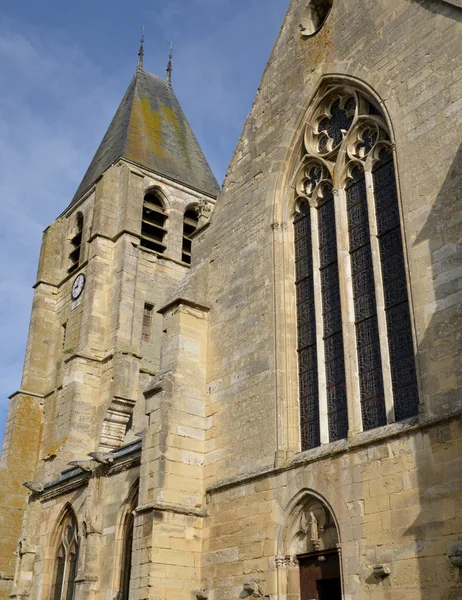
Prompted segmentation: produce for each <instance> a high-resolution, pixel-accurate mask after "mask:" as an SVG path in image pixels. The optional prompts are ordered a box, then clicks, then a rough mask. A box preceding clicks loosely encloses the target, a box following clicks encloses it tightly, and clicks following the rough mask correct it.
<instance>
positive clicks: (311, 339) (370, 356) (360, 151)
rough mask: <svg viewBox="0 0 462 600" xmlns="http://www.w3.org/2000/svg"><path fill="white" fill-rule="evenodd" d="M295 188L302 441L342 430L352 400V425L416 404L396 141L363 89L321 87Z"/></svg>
mask: <svg viewBox="0 0 462 600" xmlns="http://www.w3.org/2000/svg"><path fill="white" fill-rule="evenodd" d="M294 186H295V190H296V194H295V198H296V201H295V205H296V214H295V217H294V238H295V268H296V300H297V334H298V345H297V350H298V357H299V399H300V422H301V442H302V450H306V449H308V448H313V447H315V446H318V445H319V444H322V443H327V442H331V441H335V440H338V439H342V438H346V437H347V435H348V430H349V428H351V424H350V426H349V416H348V408H349V409H350V412H354V411H351V407H352V405H353V403H354V402H355V401H356V399H359V405H360V414H361V423H360V424H359V427H358V424H356V427H357V428H359V429H361V428H362V429H364V430H367V429H372V428H375V427H379V426H382V425H385V424H387V423H389V422H393V421H395V420H402V419H405V418H408V417H411V416H414V415H416V414H417V410H418V390H417V378H416V370H415V358H414V345H413V336H412V328H411V319H410V312H409V300H408V291H407V281H406V267H405V261H404V251H403V243H402V233H401V223H400V213H399V205H398V193H397V186H396V178H395V166H394V160H393V154H392V145H391V141H390V136H389V132H388V127H387V124H386V121H385V119H384V118H383V115H382V113H381V111H380V109H379V107H378V106H377V105H376V104H375V103H374V102H373V101H372V100H371V99H370V98H368V97H367V96H366V95H365V94H363V93H362V92H360V91H358V90H356V89H353V88H350V87H348V88H347V87H344V86H340V85H337V86H335V85H334V86H331V87H330V88H328V89H326V91H325V93H324V94H323V96H322V98H321V99H320V101H319V102H318V103H317V105H316V107H315V109H314V112H313V117H312V119H311V120H310V123H309V124H308V126H307V127H306V129H305V132H304V139H303V159H302V161H301V163H300V164H299V166H298V169H297V171H296V174H295V177H294ZM347 340H348V342H347ZM347 354H348V355H351V359H350V361H349V365H348V370H347V367H346V364H345V356H346V355H347ZM347 390H348V395H349V397H348V398H347ZM347 400H348V408H347ZM350 421H351V418H350Z"/></svg>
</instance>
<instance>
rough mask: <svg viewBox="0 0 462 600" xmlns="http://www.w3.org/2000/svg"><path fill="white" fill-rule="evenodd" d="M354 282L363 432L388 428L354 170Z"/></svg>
mask: <svg viewBox="0 0 462 600" xmlns="http://www.w3.org/2000/svg"><path fill="white" fill-rule="evenodd" d="M346 196H347V215H348V234H349V244H350V260H351V279H352V285H353V303H354V311H355V328H356V344H357V349H356V350H357V355H358V375H359V387H360V396H361V409H362V417H363V428H364V429H373V428H375V427H380V426H381V425H386V423H387V416H386V412H385V395H384V389H383V378H382V359H381V356H380V342H379V328H378V320H377V304H376V298H375V281H374V269H373V264H372V249H371V243H370V235H369V217H368V210H367V193H366V180H365V176H364V171H362V170H361V169H359V168H358V169H355V172H354V177H353V179H352V180H351V181H350V183H349V184H348V186H347V189H346Z"/></svg>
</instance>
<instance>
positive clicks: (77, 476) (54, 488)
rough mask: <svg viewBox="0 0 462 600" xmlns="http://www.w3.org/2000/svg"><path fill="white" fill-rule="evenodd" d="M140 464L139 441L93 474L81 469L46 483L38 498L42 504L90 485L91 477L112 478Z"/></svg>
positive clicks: (120, 452)
mask: <svg viewBox="0 0 462 600" xmlns="http://www.w3.org/2000/svg"><path fill="white" fill-rule="evenodd" d="M140 462H141V440H137V441H136V442H132V443H131V444H128V445H127V446H125V447H123V448H120V449H119V450H117V451H116V452H114V462H113V463H112V464H111V465H109V466H107V465H99V466H98V467H97V468H96V469H95V471H93V472H92V473H89V472H84V471H82V469H80V468H79V467H77V468H74V469H68V470H67V471H63V473H62V475H61V477H60V478H59V479H56V480H55V481H50V482H49V483H46V484H45V489H44V490H43V492H41V493H40V494H36V496H38V497H39V498H40V501H41V502H46V501H47V500H51V499H52V498H56V497H57V496H62V495H63V494H67V493H68V492H71V491H73V490H75V489H78V488H80V487H83V486H86V485H88V481H89V480H90V478H91V477H111V476H112V475H117V474H118V473H121V472H122V471H127V470H128V469H131V468H133V467H137V466H138V465H139V464H140Z"/></svg>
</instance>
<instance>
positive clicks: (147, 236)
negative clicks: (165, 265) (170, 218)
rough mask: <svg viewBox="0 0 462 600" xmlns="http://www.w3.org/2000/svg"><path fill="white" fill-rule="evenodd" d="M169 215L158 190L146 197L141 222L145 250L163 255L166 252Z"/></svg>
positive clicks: (148, 193)
mask: <svg viewBox="0 0 462 600" xmlns="http://www.w3.org/2000/svg"><path fill="white" fill-rule="evenodd" d="M166 221H167V213H166V211H165V206H164V202H163V201H162V198H161V197H160V194H159V192H157V191H156V190H150V191H148V192H147V193H146V194H145V196H144V202H143V216H142V220H141V241H140V244H141V246H143V248H149V249H150V250H154V251H155V252H159V253H160V254H162V253H163V252H165V249H166V247H167V246H166V245H165V236H166V235H167V228H166Z"/></svg>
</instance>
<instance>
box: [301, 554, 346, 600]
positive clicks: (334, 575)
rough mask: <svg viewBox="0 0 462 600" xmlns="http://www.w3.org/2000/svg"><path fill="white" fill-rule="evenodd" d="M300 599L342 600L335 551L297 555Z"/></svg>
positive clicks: (338, 567)
mask: <svg viewBox="0 0 462 600" xmlns="http://www.w3.org/2000/svg"><path fill="white" fill-rule="evenodd" d="M299 564H300V598H301V600H342V587H341V584H340V562H339V557H338V553H337V552H331V553H327V554H318V555H308V556H301V557H299Z"/></svg>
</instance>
